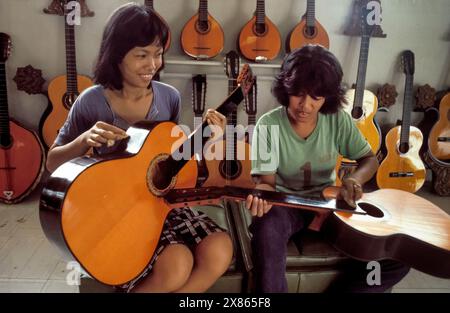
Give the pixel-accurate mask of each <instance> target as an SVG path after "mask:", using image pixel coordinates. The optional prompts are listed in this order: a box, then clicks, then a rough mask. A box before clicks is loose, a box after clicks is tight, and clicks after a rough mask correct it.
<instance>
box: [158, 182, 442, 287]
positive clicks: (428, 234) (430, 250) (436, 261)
mask: <svg viewBox="0 0 450 313" xmlns="http://www.w3.org/2000/svg"><path fill="white" fill-rule="evenodd" d="M338 191H339V189H338V188H336V187H329V188H327V189H325V190H324V192H323V197H324V199H320V198H304V197H299V196H297V195H295V194H288V193H281V192H275V191H264V190H256V189H246V188H239V187H224V188H216V187H212V188H199V189H195V188H194V189H178V190H171V191H170V192H168V193H167V194H166V195H165V199H166V201H167V202H169V203H170V204H171V206H175V207H182V206H185V205H193V206H194V205H206V204H208V205H210V204H215V203H217V202H218V201H220V200H222V199H234V200H245V199H246V198H247V196H248V195H249V194H252V195H254V196H257V197H258V198H262V199H265V200H266V201H267V202H268V203H270V204H274V205H281V206H287V207H293V208H298V209H302V210H307V211H312V212H314V213H315V218H314V219H313V221H312V222H311V224H310V225H309V228H310V229H311V230H316V231H318V230H320V231H321V232H322V233H323V234H325V236H326V238H328V240H329V241H330V242H331V243H332V244H333V245H334V246H335V247H336V248H337V249H338V250H340V251H342V252H343V253H345V254H347V255H349V256H351V257H353V258H356V259H358V260H362V261H374V260H383V259H394V260H397V261H400V262H403V263H405V264H408V265H410V266H411V267H413V268H416V269H418V270H420V271H423V272H425V273H428V274H430V275H434V276H438V277H443V278H450V216H449V215H448V214H447V213H445V212H444V211H443V210H442V209H440V208H439V207H437V206H436V205H434V204H433V203H431V202H430V201H428V200H426V199H424V198H421V197H419V196H417V195H414V194H411V193H409V192H405V191H402V190H396V189H380V190H376V191H374V192H370V193H364V194H363V197H362V198H361V199H360V200H358V201H357V208H356V209H352V208H350V207H349V206H348V205H346V204H345V202H343V201H342V200H336V196H337V194H338Z"/></svg>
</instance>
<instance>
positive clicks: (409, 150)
mask: <svg viewBox="0 0 450 313" xmlns="http://www.w3.org/2000/svg"><path fill="white" fill-rule="evenodd" d="M402 64H403V71H404V73H405V75H406V82H405V95H404V100H403V117H402V125H401V126H396V127H394V128H392V129H391V130H390V131H389V132H388V133H387V135H386V148H387V156H386V158H385V159H384V160H383V162H381V165H380V167H379V168H378V172H377V185H378V187H380V188H394V189H401V190H404V191H409V192H413V193H414V192H416V191H417V190H419V189H420V188H421V187H422V186H423V184H424V183H425V176H426V170H425V165H424V164H423V162H422V159H421V158H420V156H419V151H420V147H421V146H422V142H423V135H422V132H421V131H420V129H418V128H417V127H414V126H411V109H412V98H413V80H414V54H413V52H412V51H410V50H406V51H404V52H403V53H402Z"/></svg>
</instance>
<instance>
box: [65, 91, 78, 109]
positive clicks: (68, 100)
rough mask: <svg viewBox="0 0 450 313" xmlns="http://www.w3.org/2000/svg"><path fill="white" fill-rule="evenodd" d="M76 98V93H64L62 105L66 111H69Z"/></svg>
mask: <svg viewBox="0 0 450 313" xmlns="http://www.w3.org/2000/svg"><path fill="white" fill-rule="evenodd" d="M77 97H78V93H76V92H66V93H65V94H64V96H63V98H62V103H63V105H64V107H65V108H66V109H67V110H70V108H71V107H72V105H73V103H74V102H75V100H76V99H77Z"/></svg>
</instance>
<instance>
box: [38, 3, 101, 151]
mask: <svg viewBox="0 0 450 313" xmlns="http://www.w3.org/2000/svg"><path fill="white" fill-rule="evenodd" d="M67 3H68V0H64V8H65V10H64V11H65V14H64V25H65V38H66V39H65V40H66V67H67V70H66V75H61V76H58V77H55V78H54V79H53V80H52V81H51V82H50V84H49V85H48V97H49V98H50V103H49V104H51V105H49V106H48V108H47V109H46V110H45V112H44V115H43V116H42V118H41V121H40V123H39V129H40V131H41V133H42V137H43V138H44V143H45V145H46V146H47V148H50V147H51V146H52V144H53V142H54V141H55V138H56V136H57V135H58V132H59V129H60V128H61V127H62V126H63V124H64V122H65V121H66V119H67V115H68V114H69V110H70V108H71V107H72V105H73V103H74V102H75V100H76V98H77V97H78V95H79V94H80V93H81V92H82V91H83V90H85V89H87V88H88V87H90V86H92V85H93V82H92V80H91V79H90V78H89V77H87V76H82V75H78V74H77V61H76V53H75V52H76V49H75V29H74V25H69V23H68V22H67V15H68V13H69V12H68V8H67Z"/></svg>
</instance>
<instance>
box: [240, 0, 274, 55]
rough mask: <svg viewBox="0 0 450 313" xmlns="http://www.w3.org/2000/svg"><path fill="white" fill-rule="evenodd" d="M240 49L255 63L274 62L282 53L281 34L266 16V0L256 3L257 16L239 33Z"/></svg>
mask: <svg viewBox="0 0 450 313" xmlns="http://www.w3.org/2000/svg"><path fill="white" fill-rule="evenodd" d="M238 48H239V51H240V53H241V54H242V55H243V56H244V57H245V58H246V59H248V60H251V61H255V62H265V61H270V60H273V59H275V58H276V57H277V56H278V54H279V53H280V49H281V36H280V32H279V31H278V28H277V27H276V26H275V24H274V23H273V22H272V21H271V20H270V19H269V18H268V17H267V16H266V13H265V2H264V0H257V1H256V12H255V16H254V17H253V18H252V19H251V20H250V21H248V22H247V24H245V25H244V27H243V28H242V29H241V32H240V33H239V42H238Z"/></svg>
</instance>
